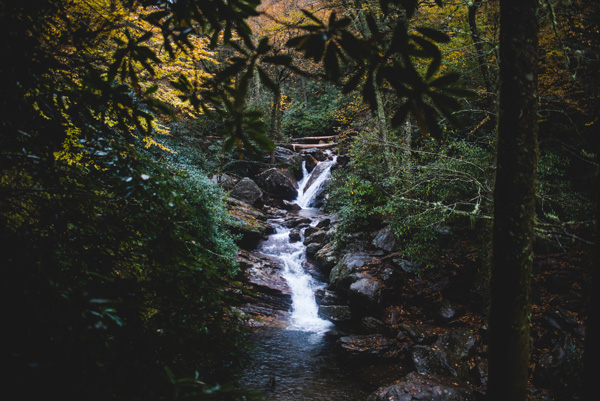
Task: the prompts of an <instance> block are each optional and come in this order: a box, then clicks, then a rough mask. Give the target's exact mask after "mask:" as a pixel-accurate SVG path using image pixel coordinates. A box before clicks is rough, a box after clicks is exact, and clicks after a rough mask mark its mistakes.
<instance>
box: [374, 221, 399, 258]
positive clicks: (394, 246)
mask: <svg viewBox="0 0 600 401" xmlns="http://www.w3.org/2000/svg"><path fill="white" fill-rule="evenodd" d="M372 244H373V246H374V247H375V248H379V249H383V250H384V251H386V252H395V251H397V250H398V248H399V247H400V246H399V245H400V243H399V242H398V240H397V239H396V235H395V234H394V231H393V230H392V227H390V226H385V227H384V228H382V229H381V230H379V231H377V234H375V238H373V242H372Z"/></svg>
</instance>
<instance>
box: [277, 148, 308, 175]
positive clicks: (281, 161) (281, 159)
mask: <svg viewBox="0 0 600 401" xmlns="http://www.w3.org/2000/svg"><path fill="white" fill-rule="evenodd" d="M272 157H273V159H274V161H275V163H276V164H277V166H279V167H283V168H285V169H287V170H288V171H289V172H290V173H291V175H292V176H293V177H294V179H296V180H299V179H300V178H302V159H303V157H302V156H301V155H300V154H299V153H296V152H294V151H292V150H290V149H287V148H283V147H281V146H277V147H276V148H275V150H274V151H273V155H272Z"/></svg>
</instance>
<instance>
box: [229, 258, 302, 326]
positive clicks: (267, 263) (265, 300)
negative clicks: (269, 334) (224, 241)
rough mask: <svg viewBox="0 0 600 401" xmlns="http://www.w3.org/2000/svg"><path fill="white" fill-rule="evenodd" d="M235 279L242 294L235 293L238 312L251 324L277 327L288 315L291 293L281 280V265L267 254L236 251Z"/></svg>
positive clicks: (283, 280) (239, 292) (285, 283)
mask: <svg viewBox="0 0 600 401" xmlns="http://www.w3.org/2000/svg"><path fill="white" fill-rule="evenodd" d="M236 260H237V262H238V265H239V273H238V277H237V278H238V279H239V280H240V282H241V283H242V286H243V287H244V291H238V292H237V298H238V300H239V301H240V303H241V307H240V309H241V311H242V312H244V313H245V315H246V317H248V318H249V319H250V324H252V325H280V324H282V323H283V322H284V321H285V320H286V318H287V317H288V315H289V312H288V311H289V310H290V308H291V305H292V298H291V290H290V288H289V286H288V284H287V282H286V281H285V279H283V278H282V277H281V268H282V264H281V263H280V262H279V261H278V260H276V259H275V258H272V257H269V256H267V255H262V254H257V253H251V252H248V251H244V250H240V251H239V252H238V256H237V259H236Z"/></svg>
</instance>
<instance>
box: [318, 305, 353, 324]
mask: <svg viewBox="0 0 600 401" xmlns="http://www.w3.org/2000/svg"><path fill="white" fill-rule="evenodd" d="M319 316H320V317H322V318H323V319H327V320H330V321H332V322H333V323H347V322H349V321H350V320H351V319H352V312H351V310H350V307H349V306H346V305H321V306H320V307H319Z"/></svg>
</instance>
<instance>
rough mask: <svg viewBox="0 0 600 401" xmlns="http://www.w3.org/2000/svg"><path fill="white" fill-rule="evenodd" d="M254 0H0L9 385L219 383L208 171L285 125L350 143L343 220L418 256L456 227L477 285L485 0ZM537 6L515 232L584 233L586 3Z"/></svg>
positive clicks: (180, 394) (221, 326)
mask: <svg viewBox="0 0 600 401" xmlns="http://www.w3.org/2000/svg"><path fill="white" fill-rule="evenodd" d="M260 3H261V2H260V1H259V0H236V1H225V0H212V1H203V2H193V1H173V2H171V1H162V0H160V1H127V0H92V1H89V2H88V1H77V0H43V1H37V2H28V1H5V2H2V3H1V4H0V32H2V34H3V35H2V37H3V38H4V41H3V44H2V61H1V62H0V73H1V79H0V82H1V83H0V89H1V93H2V96H1V97H0V120H1V121H0V122H1V124H2V126H1V129H0V146H1V150H0V152H1V153H0V168H1V170H0V193H1V197H0V220H1V223H2V231H1V236H0V241H1V243H2V246H3V249H4V251H3V252H2V259H1V260H2V266H3V268H4V272H5V277H4V279H3V288H2V292H3V294H4V295H5V300H6V301H5V302H6V307H7V310H8V313H7V316H6V319H5V322H6V324H5V326H6V329H5V332H6V333H8V337H9V338H8V340H6V341H5V347H4V348H5V351H4V352H3V360H5V364H6V367H7V370H8V371H9V372H10V374H9V376H8V379H9V382H11V383H12V384H11V387H13V388H15V389H17V390H16V391H17V393H19V394H20V395H21V396H20V398H21V399H31V398H32V397H34V396H40V395H43V394H46V395H47V394H53V393H55V394H61V395H62V397H63V398H64V397H67V398H70V397H78V398H86V399H159V398H160V399H177V398H184V397H187V396H194V397H198V398H202V397H225V395H224V393H225V392H224V391H223V388H222V387H219V384H221V385H222V384H223V383H226V382H227V381H228V380H230V379H231V375H232V374H233V373H235V368H236V366H239V364H240V363H241V361H242V352H241V351H242V349H243V329H242V328H241V324H240V322H239V318H238V317H237V316H236V314H235V313H234V312H233V311H232V310H231V309H230V307H229V306H230V300H229V298H228V295H227V294H228V292H227V291H226V288H228V286H230V285H231V280H232V279H233V278H234V277H235V274H236V263H235V255H236V251H237V248H236V245H235V242H234V239H235V238H234V236H233V235H232V234H231V233H230V232H229V230H228V228H227V227H228V217H227V213H226V210H225V204H224V202H223V199H224V197H225V195H224V193H223V192H222V190H221V189H220V188H219V187H218V186H216V185H215V184H213V183H212V182H211V181H210V180H209V178H208V177H209V176H210V175H211V174H212V173H215V172H221V171H222V169H223V167H224V166H225V165H226V163H227V162H228V161H231V160H234V159H237V158H239V157H245V158H250V159H252V158H253V157H254V158H257V157H261V156H260V155H261V154H262V153H268V152H270V151H272V150H273V146H274V143H278V142H283V141H286V140H287V139H289V138H291V137H297V136H314V135H320V134H323V135H333V134H339V135H340V138H339V142H340V144H339V152H340V153H347V154H348V155H349V156H350V162H349V164H348V168H347V169H344V170H339V171H338V173H337V175H334V179H333V181H332V184H331V186H330V196H329V200H328V202H327V204H326V207H327V208H328V209H329V210H330V211H332V212H334V213H336V214H338V215H339V216H340V217H341V225H340V228H339V230H338V236H339V238H340V240H342V239H343V238H349V237H351V236H349V235H348V234H353V233H359V232H362V231H365V230H370V229H373V228H374V227H380V226H382V225H383V224H390V225H391V227H392V228H393V230H394V232H395V234H396V236H397V237H398V238H399V239H401V240H402V241H403V244H404V246H403V248H402V252H403V254H402V256H403V257H404V258H406V259H409V260H411V261H413V262H415V263H416V264H417V265H418V266H420V268H422V269H429V268H435V266H436V261H437V260H438V259H439V257H440V256H441V255H443V254H444V252H445V248H444V246H445V244H446V243H445V242H444V240H445V238H447V235H446V234H447V233H448V232H449V231H455V232H460V233H461V236H464V238H468V239H470V240H472V241H475V239H477V240H478V241H480V243H479V245H478V249H479V252H480V255H481V257H480V260H479V263H480V264H481V276H482V278H481V294H482V295H481V296H482V299H484V300H485V299H488V295H489V294H488V292H489V289H488V288H487V284H486V283H487V282H488V276H489V274H490V273H489V272H490V269H492V267H491V263H492V260H491V258H490V249H491V246H492V245H491V244H492V221H493V219H494V187H495V177H496V161H497V145H498V143H497V138H496V127H497V124H498V120H499V119H500V118H501V116H502V113H499V112H498V110H499V109H500V110H503V105H502V104H499V99H498V97H497V95H496V93H497V89H498V86H499V85H498V82H499V81H498V77H499V76H502V71H501V68H500V67H501V65H500V63H499V59H498V57H499V51H500V50H499V46H501V43H500V35H499V29H501V26H500V25H501V22H500V19H499V18H500V15H501V14H502V10H501V9H500V3H502V1H492V0H489V1H479V0H477V1H462V0H447V1H443V2H442V1H440V0H437V1H421V2H417V1H413V0H396V1H394V0H381V1H374V0H373V1H351V0H327V1H326V0H323V1H301V0H296V1H292V0H290V1H285V2H284V1H263V2H262V4H260ZM442 3H443V7H440V5H442ZM302 10H304V11H302ZM535 11H536V13H537V14H536V15H537V19H538V21H539V24H540V29H539V32H537V33H535V34H536V35H537V39H538V41H539V52H538V55H537V59H535V60H533V61H535V63H533V64H539V71H538V72H537V74H538V76H537V77H536V76H534V75H532V80H533V79H534V78H536V79H535V83H536V84H537V88H536V89H537V93H538V95H536V96H537V97H536V99H538V102H537V104H538V106H537V107H539V111H538V112H537V115H538V116H539V118H538V121H536V122H535V124H538V123H539V132H540V134H539V162H537V163H536V165H537V172H536V177H535V180H534V181H537V186H535V199H534V203H535V204H534V205H533V206H534V209H535V219H534V218H533V216H531V218H532V221H533V220H535V226H534V229H535V236H534V238H529V237H531V236H529V237H528V240H535V243H534V247H535V250H536V251H539V252H546V251H552V252H590V249H589V248H590V247H589V246H590V245H591V244H592V243H593V241H594V233H593V229H594V219H595V218H596V217H597V216H596V215H595V210H596V206H595V205H596V203H597V193H596V188H597V184H594V185H590V183H591V182H594V183H597V168H598V161H597V155H598V151H599V149H598V135H597V132H598V130H597V126H598V115H600V100H599V99H600V97H599V96H598V91H599V88H600V85H599V79H600V77H599V75H598V74H599V72H598V59H599V57H600V53H599V52H598V49H597V46H596V45H597V43H600V31H599V30H598V24H599V22H600V7H599V6H598V5H597V4H595V3H594V2H586V1H583V0H576V1H560V0H545V1H541V2H539V6H538V5H537V2H536V10H535ZM501 81H502V80H500V82H501ZM534 114H535V113H534ZM501 125H502V123H501ZM532 147H534V146H533V145H532V146H530V147H529V148H527V149H526V150H528V151H530V152H534V153H535V152H537V149H533V148H532ZM531 185H534V183H533V181H532V183H531ZM532 188H533V186H532ZM517 192H518V191H517ZM496 199H498V198H496ZM340 244H341V245H343V241H340ZM527 257H528V256H527ZM527 257H526V258H527ZM4 356H6V357H4ZM7 393H8V392H7Z"/></svg>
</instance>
